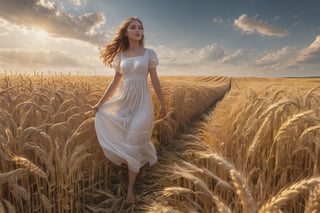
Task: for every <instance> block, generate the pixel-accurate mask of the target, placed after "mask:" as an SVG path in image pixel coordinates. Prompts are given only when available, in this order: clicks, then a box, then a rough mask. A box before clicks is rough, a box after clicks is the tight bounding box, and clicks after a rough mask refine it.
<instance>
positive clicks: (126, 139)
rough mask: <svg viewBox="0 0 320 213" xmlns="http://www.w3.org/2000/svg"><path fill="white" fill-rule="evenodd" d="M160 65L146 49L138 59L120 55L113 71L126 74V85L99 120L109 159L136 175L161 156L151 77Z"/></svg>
mask: <svg viewBox="0 0 320 213" xmlns="http://www.w3.org/2000/svg"><path fill="white" fill-rule="evenodd" d="M158 63H159V62H158V57H157V55H156V53H155V52H154V51H153V50H152V49H147V48H145V51H144V55H143V56H137V57H130V58H126V57H124V56H123V53H122V52H120V53H119V54H117V55H116V56H115V58H114V62H113V67H114V68H115V70H116V72H120V73H121V74H122V82H121V84H120V86H119V87H118V89H117V90H116V92H115V93H114V95H113V96H112V97H111V98H110V99H109V100H108V101H106V102H105V103H104V104H103V105H101V106H100V108H99V110H98V112H97V113H96V117H95V129H96V134H97V138H98V141H99V143H100V145H101V147H102V149H103V152H104V154H105V156H106V157H107V158H108V159H109V160H110V161H112V162H113V163H115V164H117V165H121V164H126V165H128V167H129V169H130V170H131V171H133V172H139V170H140V168H141V167H142V166H144V165H145V164H146V163H149V165H154V164H155V163H156V162H157V153H156V150H155V148H154V146H153V144H152V143H151V141H150V138H151V135H152V128H153V103H152V97H151V93H150V90H149V86H148V81H147V77H148V74H149V68H153V67H156V66H157V65H158Z"/></svg>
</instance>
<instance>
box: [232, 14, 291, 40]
mask: <svg viewBox="0 0 320 213" xmlns="http://www.w3.org/2000/svg"><path fill="white" fill-rule="evenodd" d="M234 25H235V26H236V27H237V28H239V29H240V30H242V31H243V32H244V33H246V34H253V33H255V32H256V33H259V34H261V35H263V36H276V37H283V36H286V35H287V34H288V32H287V31H286V30H283V29H280V28H277V27H273V26H271V25H269V24H268V23H267V22H266V21H263V20H258V19H257V18H256V17H248V15H247V14H242V15H241V16H240V17H239V18H238V19H235V20H234Z"/></svg>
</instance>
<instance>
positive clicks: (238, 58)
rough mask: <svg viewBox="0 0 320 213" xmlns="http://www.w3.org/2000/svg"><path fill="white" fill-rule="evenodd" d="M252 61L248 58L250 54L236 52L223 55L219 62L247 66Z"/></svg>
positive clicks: (244, 51) (242, 51)
mask: <svg viewBox="0 0 320 213" xmlns="http://www.w3.org/2000/svg"><path fill="white" fill-rule="evenodd" d="M251 61H252V60H251V58H250V54H249V52H248V51H246V50H242V49H239V50H236V51H235V52H233V53H231V54H228V55H225V56H224V57H223V58H222V59H221V62H222V63H225V64H242V63H243V64H248V63H250V62H251Z"/></svg>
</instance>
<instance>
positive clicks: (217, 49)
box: [192, 44, 224, 61]
mask: <svg viewBox="0 0 320 213" xmlns="http://www.w3.org/2000/svg"><path fill="white" fill-rule="evenodd" d="M192 52H193V54H195V56H196V57H197V56H198V57H199V56H200V58H201V59H202V60H206V61H217V60H219V59H221V58H223V57H224V48H223V47H221V46H219V45H216V44H212V45H208V46H206V47H203V48H200V49H198V50H193V51H192Z"/></svg>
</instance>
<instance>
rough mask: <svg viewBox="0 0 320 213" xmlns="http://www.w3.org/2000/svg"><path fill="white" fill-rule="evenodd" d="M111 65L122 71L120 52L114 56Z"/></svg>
mask: <svg viewBox="0 0 320 213" xmlns="http://www.w3.org/2000/svg"><path fill="white" fill-rule="evenodd" d="M111 65H112V68H113V69H114V70H115V71H117V72H120V53H118V54H116V55H115V56H114V59H113V61H112V64H111Z"/></svg>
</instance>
